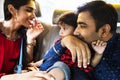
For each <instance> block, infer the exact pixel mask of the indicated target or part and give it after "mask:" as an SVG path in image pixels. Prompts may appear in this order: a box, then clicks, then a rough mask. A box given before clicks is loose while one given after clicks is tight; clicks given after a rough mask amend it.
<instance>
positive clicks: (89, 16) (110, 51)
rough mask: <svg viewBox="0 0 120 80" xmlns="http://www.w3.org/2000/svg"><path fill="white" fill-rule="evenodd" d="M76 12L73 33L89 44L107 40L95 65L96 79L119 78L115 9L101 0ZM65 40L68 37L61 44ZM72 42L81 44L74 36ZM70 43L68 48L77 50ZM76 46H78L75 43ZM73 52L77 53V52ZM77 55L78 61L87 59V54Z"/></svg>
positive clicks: (111, 79) (119, 45)
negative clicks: (76, 16)
mask: <svg viewBox="0 0 120 80" xmlns="http://www.w3.org/2000/svg"><path fill="white" fill-rule="evenodd" d="M77 12H78V19H77V23H78V26H77V28H76V30H75V32H74V34H75V35H76V36H78V38H79V39H81V40H83V41H84V42H86V43H87V44H90V43H91V42H92V41H96V40H102V41H106V42H107V47H106V49H105V51H104V53H103V57H102V59H101V61H100V63H99V64H98V65H97V66H96V67H95V77H96V80H119V79H120V60H119V58H120V34H118V33H116V28H117V20H118V14H117V12H116V10H115V9H114V8H113V6H112V5H110V4H107V3H105V2H103V1H92V2H89V3H87V4H85V5H84V6H82V7H79V8H78V11H77ZM68 38H69V37H68ZM72 38H73V37H70V38H69V39H71V42H73V40H72ZM66 40H68V39H65V40H63V41H62V45H63V46H66V44H67V43H66V42H65V41H66ZM75 40H76V41H75ZM69 41H70V40H69ZM74 42H75V44H81V43H80V42H79V41H78V39H75V38H74ZM71 44H72V45H71ZM71 44H69V45H70V49H71V50H72V49H73V50H72V51H77V49H76V50H75V49H74V48H71V46H73V43H71ZM67 47H68V45H67ZM76 48H78V47H77V45H76ZM75 53H77V54H79V53H78V52H75ZM77 56H78V57H79V59H80V58H82V60H80V62H83V63H85V61H84V59H85V60H88V59H89V58H87V57H88V56H89V55H87V54H84V55H83V53H80V54H79V55H77ZM81 56H82V57H81ZM79 59H78V61H79ZM86 62H87V61H86ZM85 64H86V63H85ZM81 65H82V64H81ZM83 66H84V64H83ZM78 73H79V72H78Z"/></svg>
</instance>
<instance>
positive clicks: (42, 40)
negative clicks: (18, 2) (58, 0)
mask: <svg viewBox="0 0 120 80" xmlns="http://www.w3.org/2000/svg"><path fill="white" fill-rule="evenodd" d="M3 1H4V0H0V8H1V9H3ZM41 4H42V3H41ZM113 6H114V7H115V8H116V10H117V12H118V15H119V19H118V27H117V32H119V33H120V3H119V4H114V3H113ZM65 11H69V10H65V9H59V8H56V9H54V11H53V15H52V24H49V23H45V22H44V21H41V20H39V17H42V14H41V13H42V12H41V7H40V2H38V1H36V11H35V14H36V16H37V17H38V19H37V20H39V21H40V22H41V23H42V24H43V26H44V29H45V30H44V32H43V33H42V34H41V35H39V37H38V38H37V42H38V44H37V48H36V50H37V51H36V53H35V55H34V60H35V61H37V60H40V59H41V58H42V57H43V55H44V54H45V53H46V52H47V51H48V50H49V49H50V47H51V46H52V44H53V42H54V41H55V40H56V39H57V38H58V37H59V29H60V28H59V26H58V25H57V24H56V20H57V18H58V17H59V15H60V14H62V13H63V12H65ZM2 19H3V11H1V13H0V20H2Z"/></svg>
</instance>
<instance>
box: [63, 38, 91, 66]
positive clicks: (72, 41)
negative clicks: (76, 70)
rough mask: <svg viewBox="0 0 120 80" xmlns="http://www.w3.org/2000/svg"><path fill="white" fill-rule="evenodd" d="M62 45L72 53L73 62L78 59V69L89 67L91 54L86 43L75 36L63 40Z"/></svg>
mask: <svg viewBox="0 0 120 80" xmlns="http://www.w3.org/2000/svg"><path fill="white" fill-rule="evenodd" d="M61 44H62V46H63V47H67V48H68V49H69V50H70V51H71V53H72V60H73V62H75V60H76V59H77V61H78V67H82V66H83V67H84V68H86V67H87V65H88V64H89V63H90V58H91V53H90V50H89V48H88V45H87V44H86V43H84V42H83V41H81V40H79V39H77V38H76V37H74V36H66V37H65V38H63V39H62V41H61Z"/></svg>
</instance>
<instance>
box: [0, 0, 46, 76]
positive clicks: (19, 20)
mask: <svg viewBox="0 0 120 80" xmlns="http://www.w3.org/2000/svg"><path fill="white" fill-rule="evenodd" d="M35 8H36V7H35V3H34V0H4V20H3V21H1V22H0V77H1V76H3V75H5V74H12V73H14V68H15V66H16V65H17V64H18V63H17V62H18V60H19V55H20V45H21V41H22V40H23V51H24V52H23V58H24V59H23V60H24V61H23V67H25V64H26V65H27V62H30V61H32V58H33V49H34V46H35V44H36V40H35V39H36V37H37V36H38V35H39V34H41V33H42V32H43V30H44V29H43V26H42V25H41V24H40V23H39V22H37V21H36V20H35V14H34V10H35Z"/></svg>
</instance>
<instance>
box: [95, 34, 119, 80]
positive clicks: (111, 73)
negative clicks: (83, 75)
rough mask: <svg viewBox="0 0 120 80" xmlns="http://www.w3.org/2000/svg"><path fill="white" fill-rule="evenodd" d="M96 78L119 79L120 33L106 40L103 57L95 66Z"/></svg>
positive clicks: (105, 79)
mask: <svg viewBox="0 0 120 80" xmlns="http://www.w3.org/2000/svg"><path fill="white" fill-rule="evenodd" d="M95 77H96V78H97V80H120V34H117V33H116V34H114V35H113V37H112V38H111V39H110V40H109V41H108V44H107V47H106V49H105V51H104V54H103V58H102V60H101V61H100V63H99V64H98V65H97V66H96V68H95Z"/></svg>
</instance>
